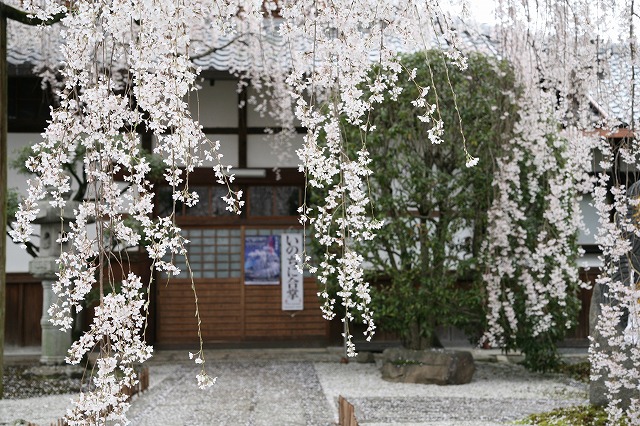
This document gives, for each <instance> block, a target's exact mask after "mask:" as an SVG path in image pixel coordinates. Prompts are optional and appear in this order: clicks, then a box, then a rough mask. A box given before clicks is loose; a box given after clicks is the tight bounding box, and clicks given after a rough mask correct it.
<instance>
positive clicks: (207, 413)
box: [0, 350, 588, 426]
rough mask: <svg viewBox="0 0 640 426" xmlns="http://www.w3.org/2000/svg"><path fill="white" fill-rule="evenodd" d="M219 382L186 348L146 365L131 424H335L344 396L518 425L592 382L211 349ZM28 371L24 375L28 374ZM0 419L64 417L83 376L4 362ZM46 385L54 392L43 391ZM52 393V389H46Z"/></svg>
mask: <svg viewBox="0 0 640 426" xmlns="http://www.w3.org/2000/svg"><path fill="white" fill-rule="evenodd" d="M210 354H212V355H211V356H210V359H209V363H210V365H209V369H210V371H211V374H212V375H215V376H217V378H218V379H217V383H216V385H215V386H214V387H213V388H210V389H208V390H204V391H203V390H200V389H198V388H197V386H196V380H195V375H196V374H197V366H195V365H193V364H192V363H189V362H188V360H184V362H181V360H180V358H182V357H181V355H183V354H182V353H181V352H175V353H171V354H170V355H167V354H159V356H157V357H156V358H155V359H154V360H153V361H151V362H150V363H149V364H150V367H149V369H150V387H149V389H148V390H147V391H146V392H144V393H143V394H141V395H139V396H136V397H134V399H133V401H132V406H131V409H130V410H129V416H128V417H129V419H130V421H131V424H132V425H136V426H138V425H139V426H146V425H149V426H151V425H154V426H156V425H166V426H173V425H176V426H177V425H265V426H270V425H274V426H280V425H292V426H293V425H333V424H336V422H337V414H338V407H337V398H338V396H339V395H342V396H344V397H345V398H347V400H348V401H349V402H351V403H352V404H353V405H354V406H355V409H356V417H357V419H358V421H359V423H360V424H361V425H376V426H379V425H451V426H453V425H460V426H462V425H476V426H479V425H498V424H513V422H514V421H517V420H522V419H524V418H525V417H526V416H528V415H529V414H532V413H539V412H544V411H550V410H552V409H554V408H558V407H568V406H573V405H581V404H586V403H587V391H588V385H587V384H586V383H584V382H583V381H579V380H576V379H574V378H571V377H569V376H567V375H563V374H538V373H530V372H528V371H526V370H525V369H524V368H523V367H521V366H520V365H517V364H515V363H513V362H487V361H476V372H475V374H474V377H473V380H472V381H471V383H468V384H465V385H451V386H438V385H424V384H408V383H391V382H387V381H384V380H382V378H381V374H380V370H379V367H378V366H377V365H376V364H375V363H358V362H350V363H348V364H341V363H340V362H339V356H338V355H336V354H335V352H331V351H324V350H309V351H305V350H295V351H287V350H275V351H269V350H266V351H265V350H262V351H260V350H244V351H241V350H238V351H212V352H210ZM25 373H26V374H25ZM5 377H6V378H8V380H7V382H6V390H5V391H6V393H7V399H4V400H0V425H14V424H20V423H16V422H17V421H20V420H22V421H29V422H32V423H35V424H39V425H43V426H49V424H50V423H51V422H54V421H56V420H57V419H58V418H60V417H62V416H63V415H64V412H65V407H66V406H67V405H68V401H69V399H70V398H71V397H72V396H73V395H71V394H62V395H50V394H54V393H58V392H65V391H70V392H72V393H77V391H78V390H79V388H80V385H81V381H82V379H81V378H80V377H78V375H77V372H76V373H74V374H71V373H70V372H69V374H67V373H64V374H60V375H57V376H50V377H48V378H42V377H40V378H36V377H35V376H34V375H33V374H29V369H28V368H26V367H25V366H11V367H9V368H7V370H6V371H5ZM46 394H49V395H46ZM44 395H46V396H44Z"/></svg>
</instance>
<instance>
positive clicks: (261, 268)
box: [244, 235, 280, 285]
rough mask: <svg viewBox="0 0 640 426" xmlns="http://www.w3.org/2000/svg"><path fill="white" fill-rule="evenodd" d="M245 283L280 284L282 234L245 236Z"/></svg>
mask: <svg viewBox="0 0 640 426" xmlns="http://www.w3.org/2000/svg"><path fill="white" fill-rule="evenodd" d="M244 283H245V284H246V285H278V284H280V236H279V235H258V236H245V237H244Z"/></svg>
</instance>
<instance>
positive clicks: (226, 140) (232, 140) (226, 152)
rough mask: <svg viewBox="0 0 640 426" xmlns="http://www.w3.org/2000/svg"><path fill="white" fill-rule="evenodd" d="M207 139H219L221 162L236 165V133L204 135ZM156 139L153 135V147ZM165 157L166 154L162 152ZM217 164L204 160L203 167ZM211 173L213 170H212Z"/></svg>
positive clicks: (156, 141)
mask: <svg viewBox="0 0 640 426" xmlns="http://www.w3.org/2000/svg"><path fill="white" fill-rule="evenodd" d="M206 136H207V138H209V140H211V141H212V142H215V141H217V140H219V141H220V153H221V154H222V163H223V164H224V165H230V166H233V167H237V166H238V163H239V161H238V135H212V134H208V135H206ZM157 143H158V140H157V139H156V138H155V137H154V138H153V143H152V146H153V147H155V146H156V144H157ZM164 155H165V157H163V158H166V154H164ZM203 160H204V158H203ZM214 164H217V163H215V162H213V161H207V160H204V164H203V167H212V166H213V165H214ZM212 173H213V172H212Z"/></svg>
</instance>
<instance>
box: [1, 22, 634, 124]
mask: <svg viewBox="0 0 640 426" xmlns="http://www.w3.org/2000/svg"><path fill="white" fill-rule="evenodd" d="M56 25H58V24H56ZM461 27H464V28H465V29H464V30H462V31H460V33H459V34H458V37H459V41H460V44H461V47H462V48H463V50H467V51H478V52H481V53H484V54H487V55H492V56H499V45H498V43H497V42H496V37H494V36H493V35H492V28H491V26H489V25H487V24H482V25H474V24H468V23H464V24H463V25H461ZM43 33H48V34H46V35H45V34H43ZM253 37H257V36H255V35H254V36H253ZM259 37H261V39H260V40H261V42H262V43H263V44H264V45H265V46H267V48H268V49H270V50H271V51H272V53H273V54H271V55H267V57H270V58H278V59H277V60H279V61H280V62H281V64H280V65H282V63H283V62H284V64H285V65H288V63H289V62H290V54H289V49H292V48H293V49H296V50H297V51H298V52H303V51H311V49H312V43H311V41H310V40H305V39H302V38H301V39H300V40H297V41H296V42H295V45H294V46H290V45H289V44H287V43H285V42H284V41H283V39H282V37H281V36H280V35H279V34H278V32H277V31H276V30H275V29H273V28H268V27H265V29H264V31H263V32H262V34H260V35H259ZM199 38H201V39H202V40H203V43H202V45H204V46H220V48H218V49H217V50H215V51H214V52H212V53H210V54H207V55H203V56H201V57H198V58H197V59H195V60H194V62H195V64H196V65H198V66H200V67H201V68H202V69H203V70H208V71H217V72H228V71H233V70H243V69H246V68H247V67H248V65H249V61H250V60H251V56H250V55H249V52H248V47H247V46H246V44H245V43H242V42H239V40H234V39H233V38H232V36H220V37H216V36H214V35H213V33H206V34H200V35H199ZM34 40H38V41H39V42H37V43H33V41H34ZM61 42H62V39H61V37H60V35H59V27H58V28H44V29H43V28H38V27H29V26H26V25H22V24H18V23H15V22H12V21H9V31H8V43H7V60H8V63H9V66H10V72H13V73H14V74H16V73H20V74H23V73H29V72H33V71H32V68H33V65H35V64H42V63H45V64H46V65H48V66H50V67H55V66H57V65H59V64H60V63H61V62H62V54H61V53H60V49H59V46H60V44H61ZM431 43H432V45H433V46H440V47H444V46H446V45H447V43H446V41H445V40H444V39H442V38H440V39H434V40H432V41H431ZM385 44H386V45H387V46H392V49H393V50H395V51H398V52H410V51H412V50H415V47H414V46H408V45H407V44H404V43H403V42H402V41H401V40H400V39H398V38H394V37H387V39H386V40H385ZM195 53H196V55H197V54H198V53H199V52H197V51H196V52H195ZM378 54H379V52H378V51H377V50H376V49H375V48H372V50H371V51H370V53H369V56H370V58H371V61H372V62H375V61H376V59H377V58H378ZM602 55H603V58H602V59H603V61H601V63H602V64H608V65H607V67H606V68H604V69H602V70H601V71H602V72H601V76H602V79H601V84H600V85H599V86H598V87H596V88H593V92H592V94H591V98H590V101H591V102H592V104H593V105H594V109H597V110H598V111H599V113H600V114H605V115H607V116H608V118H615V119H618V120H620V121H622V122H623V123H629V122H630V121H631V108H632V102H631V87H632V85H631V84H630V80H631V68H630V65H629V62H628V60H626V59H627V58H625V55H623V51H622V50H620V49H608V50H606V51H603V53H602ZM597 65H598V64H594V66H597ZM637 72H638V74H639V75H640V71H637ZM639 91H640V90H639ZM635 98H636V99H635V102H634V103H633V106H634V109H635V117H634V118H635V119H636V120H640V94H638V93H636V94H635Z"/></svg>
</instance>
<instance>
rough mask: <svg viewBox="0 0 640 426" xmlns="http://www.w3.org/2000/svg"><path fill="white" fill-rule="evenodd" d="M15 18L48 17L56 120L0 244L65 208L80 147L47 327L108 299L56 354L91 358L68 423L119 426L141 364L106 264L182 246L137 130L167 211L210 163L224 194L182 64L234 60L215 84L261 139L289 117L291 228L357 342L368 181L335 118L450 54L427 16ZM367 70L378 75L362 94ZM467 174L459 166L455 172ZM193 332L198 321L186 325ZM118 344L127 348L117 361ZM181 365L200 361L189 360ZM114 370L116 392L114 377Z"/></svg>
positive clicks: (192, 198) (360, 112) (79, 5)
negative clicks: (150, 139) (296, 188)
mask: <svg viewBox="0 0 640 426" xmlns="http://www.w3.org/2000/svg"><path fill="white" fill-rule="evenodd" d="M21 6H23V7H26V8H27V10H28V11H29V12H30V13H33V14H34V15H36V16H38V17H40V18H41V19H47V18H48V17H51V16H52V15H53V14H56V13H59V12H63V13H66V15H65V16H64V18H63V19H62V21H61V26H60V27H56V28H57V31H59V33H60V35H61V37H62V39H63V41H64V43H63V45H62V47H61V49H62V56H63V61H62V64H60V66H58V65H57V64H56V65H54V64H52V63H51V62H54V61H49V62H48V63H47V64H46V66H44V67H43V69H46V70H48V72H49V73H51V72H52V70H58V71H59V76H60V77H61V78H60V79H58V78H55V79H54V78H51V79H50V80H52V81H53V80H56V84H55V85H54V88H56V89H57V91H56V98H57V100H58V103H59V106H58V107H57V108H56V109H54V110H53V111H52V118H51V122H50V124H49V126H48V128H47V130H46V132H45V133H44V134H43V141H42V142H40V143H39V144H37V145H35V146H34V152H35V155H34V156H33V157H32V158H30V159H29V161H28V167H29V169H30V170H31V171H32V172H33V173H34V175H35V177H34V178H33V179H32V180H31V181H30V186H29V190H28V194H27V196H26V198H25V199H24V200H23V202H22V204H21V208H20V211H19V212H18V214H17V223H16V224H15V227H14V228H15V231H14V232H13V233H12V236H13V238H14V239H15V240H16V241H22V242H25V241H27V240H28V238H29V237H30V235H31V234H32V231H33V229H32V225H31V223H32V222H33V220H34V219H35V217H36V214H37V212H38V209H39V205H40V204H39V203H41V202H43V201H42V200H44V199H45V197H48V198H49V199H50V201H47V202H50V203H51V204H52V205H53V206H56V207H62V206H64V205H65V202H66V197H65V194H67V193H68V191H69V190H71V189H73V188H71V181H70V179H69V176H68V175H67V174H66V173H65V172H64V170H65V166H66V165H68V164H71V162H72V158H73V153H75V152H76V151H77V150H78V149H79V148H81V149H82V151H83V152H85V153H86V154H85V156H84V159H83V170H82V173H84V174H85V175H86V176H87V181H88V184H89V190H88V197H87V198H88V199H86V200H85V201H84V202H82V203H80V206H79V207H78V208H77V210H76V212H75V213H76V220H75V222H74V223H72V224H70V230H69V232H65V233H63V234H62V236H61V240H60V242H65V243H66V245H67V246H68V247H69V250H67V251H66V252H65V253H64V254H63V255H62V256H61V258H60V259H59V267H60V272H59V276H58V280H57V282H56V283H55V285H54V290H55V292H56V293H57V295H58V297H59V300H58V302H57V303H56V305H54V306H53V307H52V308H51V313H52V316H53V317H54V321H55V322H56V324H58V325H60V326H61V327H62V328H69V327H71V325H72V320H71V318H72V316H73V313H74V312H77V311H79V310H80V309H82V301H83V300H84V298H85V296H86V295H87V293H88V292H89V291H90V290H91V288H92V287H97V288H98V289H99V291H100V294H104V293H105V291H106V290H109V289H110V288H111V289H112V290H111V291H110V292H109V291H106V292H107V293H109V294H107V295H106V296H104V297H101V300H100V307H99V308H98V314H97V316H96V323H94V325H93V327H92V329H91V331H90V333H89V334H87V335H85V337H83V338H81V340H80V341H78V342H76V344H75V345H74V347H73V348H72V353H71V355H70V360H73V361H74V362H75V361H78V360H79V357H81V356H82V354H84V353H86V352H87V351H89V350H92V349H93V348H94V347H95V346H97V347H98V348H99V353H100V357H99V360H98V362H97V364H96V366H97V372H96V376H95V380H94V381H95V384H96V392H92V393H88V394H83V395H82V396H81V398H80V399H79V400H78V401H77V402H76V404H75V407H74V409H73V411H72V412H71V413H70V415H69V420H70V421H72V422H76V423H82V422H83V421H85V422H88V423H91V424H104V422H105V421H107V420H112V419H116V418H117V419H118V420H119V421H122V422H124V423H126V416H125V413H126V403H125V402H124V400H123V399H122V397H121V395H120V394H118V389H119V387H120V386H121V385H128V384H130V383H133V382H134V381H135V375H134V374H133V371H132V370H131V368H130V363H131V362H133V360H137V362H142V361H143V360H144V359H146V358H147V357H148V356H149V355H150V348H148V347H147V346H146V345H145V344H144V343H142V341H141V340H140V335H141V333H142V329H143V327H144V315H143V313H144V312H145V311H146V309H147V307H148V304H147V303H143V301H142V300H143V299H142V298H141V297H143V296H141V295H140V291H139V287H140V285H139V284H140V282H139V279H138V278H136V277H134V276H129V277H127V279H126V280H125V281H123V284H122V287H123V291H122V292H121V293H117V292H114V291H113V289H115V288H116V286H115V282H114V280H113V275H112V274H111V273H110V271H109V268H110V265H114V264H118V263H119V262H120V261H122V259H123V258H125V257H126V254H125V255H122V253H118V251H122V250H124V248H126V247H130V246H137V245H140V244H144V245H145V246H146V250H147V253H148V254H149V257H150V258H151V260H152V261H153V264H154V267H155V268H156V269H159V270H163V271H165V272H168V273H170V274H178V273H180V271H179V270H178V268H177V267H176V266H175V265H174V264H173V262H171V261H168V260H167V258H168V257H167V256H166V255H167V254H172V255H173V254H186V247H187V244H188V241H186V240H185V239H184V238H182V237H181V236H180V229H179V227H177V226H176V224H175V213H169V215H168V216H166V217H160V218H157V219H153V184H152V183H151V181H150V178H149V173H150V168H151V165H150V164H149V162H148V161H147V160H146V159H145V155H144V153H143V151H142V150H141V149H140V141H139V132H141V131H142V132H152V133H153V134H154V136H155V144H154V153H155V154H157V155H159V156H161V157H162V158H163V161H164V167H165V170H164V174H163V175H164V179H165V181H166V183H167V185H169V186H170V187H171V188H173V200H174V201H175V202H176V203H177V202H182V203H184V204H186V205H188V206H192V205H195V204H196V203H197V202H198V196H197V193H196V192H193V191H189V175H190V173H191V172H193V171H194V170H195V169H196V168H198V167H202V166H203V164H204V161H205V160H208V161H210V162H213V163H214V164H215V166H214V167H213V174H214V176H215V179H216V180H217V181H218V182H220V183H222V184H227V185H228V184H229V183H230V182H231V181H232V180H233V174H232V172H231V171H230V168H229V167H228V166H226V165H225V164H224V163H223V159H222V155H221V154H220V152H219V150H220V143H219V142H218V141H211V140H208V139H207V137H206V136H205V135H204V134H203V132H202V126H201V125H200V124H199V123H198V121H197V120H196V117H194V116H193V115H192V112H191V111H190V110H189V109H188V98H189V96H191V95H192V94H193V92H194V91H195V90H197V76H198V74H199V72H200V69H199V67H198V66H197V65H196V64H197V60H198V58H203V57H206V56H207V55H209V54H211V53H212V52H214V51H217V50H220V49H224V48H226V47H227V46H229V45H230V44H233V45H234V52H235V53H236V54H237V55H239V57H246V58H249V60H248V61H239V63H243V64H245V65H246V64H248V65H246V67H245V66H242V67H240V66H236V65H232V68H231V69H230V70H229V71H230V72H231V73H233V74H235V75H237V76H238V77H239V79H240V85H239V89H242V86H243V85H246V84H247V83H246V82H247V81H251V82H252V84H254V87H255V88H256V90H257V91H258V95H257V97H254V98H251V99H250V100H249V101H250V102H249V103H250V104H251V105H252V106H253V107H255V108H257V109H258V110H259V112H260V111H266V110H267V109H269V111H268V113H270V114H272V115H273V116H274V117H275V118H277V119H278V121H279V122H280V124H281V125H282V128H283V129H284V130H283V131H282V132H279V133H278V137H277V138H276V140H277V141H280V142H281V143H285V145H284V146H285V147H286V146H287V145H286V141H287V136H290V135H291V134H293V131H292V129H293V123H294V120H293V116H294V115H295V117H296V118H297V120H298V121H299V123H300V124H301V125H302V126H304V127H305V128H306V129H307V134H306V136H305V142H304V147H303V148H302V149H300V150H299V151H298V152H297V154H298V156H299V157H300V160H301V170H302V171H304V172H305V173H306V175H307V181H308V183H309V185H311V186H317V187H322V188H325V189H326V190H327V191H328V193H329V196H328V197H327V198H326V200H325V204H323V205H319V206H317V207H314V210H311V208H310V207H308V206H306V205H305V206H303V207H302V217H303V221H304V223H309V222H310V223H312V224H313V225H314V227H316V229H318V233H317V235H316V236H317V237H318V238H319V239H320V240H321V243H322V244H323V245H325V246H326V247H327V256H328V257H333V256H336V260H337V267H334V266H331V265H330V262H326V261H325V262H321V265H320V272H319V276H320V281H321V282H323V281H325V280H326V279H327V277H328V275H329V274H335V276H336V277H338V281H339V283H340V286H341V290H340V292H339V293H338V296H339V297H340V298H341V299H342V304H343V305H344V306H345V307H346V308H347V316H346V317H345V318H344V320H345V321H347V322H348V321H349V320H351V319H352V315H353V314H352V313H351V311H352V310H354V311H359V313H360V316H361V317H362V318H363V319H364V321H365V322H366V323H367V325H368V328H367V334H368V336H371V335H372V334H373V332H374V330H375V325H374V323H373V316H372V313H371V311H370V309H369V308H368V304H369V300H370V297H369V289H368V285H367V284H366V282H364V280H363V270H362V263H363V258H362V255H361V254H359V253H356V252H355V251H354V250H353V249H352V247H353V246H354V241H357V240H359V239H370V238H372V237H373V235H374V233H375V230H376V229H378V228H379V227H380V226H381V223H379V222H372V221H370V220H369V219H368V218H367V214H366V209H367V206H368V204H369V199H368V197H367V195H366V185H367V184H366V181H367V176H369V174H370V173H371V171H370V169H369V158H368V155H367V151H366V144H365V143H363V144H362V149H361V150H360V151H359V152H357V153H350V152H347V151H346V150H345V148H344V144H343V143H342V142H343V141H342V137H343V135H342V134H341V131H340V125H341V122H342V121H343V120H346V121H348V122H349V123H351V124H355V125H358V126H363V128H364V129H368V128H367V118H366V117H367V114H368V112H369V111H370V110H371V109H372V108H373V107H374V106H375V104H376V103H377V102H380V100H381V99H382V96H383V94H384V93H389V94H390V96H391V97H397V94H398V93H399V92H398V88H397V87H396V81H397V76H398V74H399V73H400V72H402V67H401V64H400V63H399V60H398V56H397V52H398V51H402V50H407V49H414V48H416V47H420V46H423V47H424V46H426V45H427V44H429V43H430V42H431V40H432V39H433V38H434V36H437V35H441V36H442V37H444V38H445V39H446V40H448V41H449V42H452V41H453V40H455V38H456V37H455V36H456V35H455V33H454V32H452V31H451V30H450V28H449V26H448V23H449V21H450V20H449V18H448V17H447V16H446V14H445V13H444V12H443V11H442V10H441V9H440V7H439V4H438V3H437V2H427V3H425V2H421V1H416V0H403V1H399V2H388V1H383V0H356V1H344V0H339V1H337V2H333V3H331V4H328V3H318V2H316V1H313V0H303V1H278V2H275V1H263V0H243V1H240V0H223V1H216V2H204V1H201V0H177V1H176V0H171V1H170V0H158V1H154V2H146V1H141V0H133V1H122V0H100V1H97V2H88V1H84V0H80V1H74V2H70V3H64V2H63V3H60V2H54V1H49V0H43V1H42V2H38V1H27V2H22V5H21ZM51 31H53V30H51ZM442 32H444V34H441V33H442ZM447 54H448V55H449V57H450V58H451V60H452V61H453V62H454V63H456V64H457V65H458V66H460V67H464V56H463V55H461V54H460V53H459V52H458V51H457V50H456V49H455V48H454V47H452V48H450V49H449V51H448V53H447ZM49 59H51V58H49ZM372 63H377V64H378V66H379V67H380V69H381V70H384V71H385V72H384V73H381V74H380V77H379V78H376V79H373V80H370V79H369V78H370V77H369V72H368V71H369V69H370V65H371V64H372ZM383 75H384V77H383ZM362 85H367V86H369V88H370V92H371V93H372V95H371V97H370V98H366V97H365V96H364V91H363V90H362ZM241 106H242V107H246V105H241ZM424 109H425V111H427V115H425V116H424V117H427V116H429V115H430V112H431V113H432V112H433V106H431V105H424ZM424 117H423V118H424ZM432 121H433V129H432V132H431V136H430V138H431V139H432V141H433V142H439V135H441V134H442V123H441V122H440V121H438V120H432ZM368 130H369V131H372V130H373V129H368ZM473 162H474V160H473V159H472V158H469V165H472V164H473ZM122 179H124V184H125V186H124V188H123V184H122ZM241 198H242V194H241V192H234V191H233V190H232V189H231V188H229V192H228V194H227V195H226V196H225V197H223V201H224V202H226V203H227V204H228V209H229V210H231V211H233V212H236V213H239V212H240V209H241V208H242V206H243V203H244V202H243V201H242V199H241ZM174 204H175V203H174ZM128 219H134V220H135V221H136V222H137V223H138V224H139V226H138V227H134V226H132V225H131V223H130V222H129V221H128ZM92 223H93V225H92ZM334 231H335V233H333V234H331V233H332V232H334ZM326 233H329V235H326ZM169 257H170V256H169ZM325 260H327V259H325ZM194 291H195V287H194ZM196 303H197V298H196ZM332 306H333V301H331V300H327V303H326V304H325V310H326V312H325V313H326V314H327V316H331V315H332V312H333V311H332ZM141 312H142V313H141ZM196 314H198V310H197V306H196ZM141 315H142V316H141ZM199 323H200V321H199V319H198V327H199ZM125 332H126V333H127V334H126V335H124V334H122V333H125ZM346 337H347V340H348V342H351V340H350V336H346ZM126 340H129V341H130V343H132V345H131V347H129V348H124V347H122V345H123V344H124V342H125V341H126ZM348 345H349V354H350V355H353V354H355V351H354V348H353V345H352V344H351V343H349V344H348ZM196 360H202V361H204V358H203V353H202V348H201V351H200V353H199V354H198V356H197V357H196ZM202 365H203V366H204V362H202ZM118 369H119V370H120V371H121V372H123V373H124V374H125V376H126V378H125V379H122V380H120V379H119V377H120V376H119V375H118V374H116V373H115V372H116V371H117V370H118ZM123 380H124V381H123ZM213 382H214V380H213V379H210V378H209V376H208V375H206V372H205V371H204V370H203V371H202V372H201V374H199V375H198V383H199V384H200V385H201V386H209V385H211V384H213ZM83 419H84V420H83Z"/></svg>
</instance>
